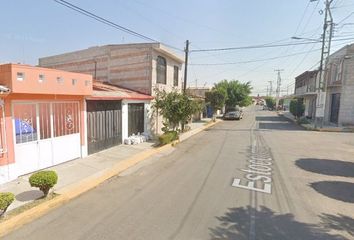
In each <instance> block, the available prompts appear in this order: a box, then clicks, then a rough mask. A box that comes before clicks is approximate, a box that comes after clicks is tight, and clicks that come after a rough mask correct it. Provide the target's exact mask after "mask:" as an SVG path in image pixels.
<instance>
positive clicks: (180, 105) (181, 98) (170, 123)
mask: <svg viewBox="0 0 354 240" xmlns="http://www.w3.org/2000/svg"><path fill="white" fill-rule="evenodd" d="M155 93H156V97H155V101H154V103H153V109H154V110H155V111H157V112H158V113H160V114H161V115H162V116H163V117H164V119H165V124H164V125H165V126H164V130H165V131H168V130H169V129H168V128H172V130H177V129H178V127H179V126H180V125H181V128H182V131H183V130H184V126H185V124H186V123H187V122H188V121H189V120H190V119H191V118H192V115H193V114H194V113H195V112H197V111H198V110H200V108H201V105H200V104H199V103H198V102H197V101H195V100H193V99H191V98H189V97H188V96H187V95H185V94H182V93H179V92H177V91H172V92H169V93H167V92H165V91H164V90H163V91H160V90H157V89H155Z"/></svg>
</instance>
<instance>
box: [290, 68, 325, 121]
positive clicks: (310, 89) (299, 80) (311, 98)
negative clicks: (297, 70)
mask: <svg viewBox="0 0 354 240" xmlns="http://www.w3.org/2000/svg"><path fill="white" fill-rule="evenodd" d="M318 78H319V74H318V70H314V71H306V72H304V73H302V74H300V75H299V76H297V77H296V78H295V92H294V96H295V97H296V98H302V99H303V103H304V105H305V112H304V116H306V117H307V118H308V119H314V118H315V115H316V98H317V89H318V83H319V81H318Z"/></svg>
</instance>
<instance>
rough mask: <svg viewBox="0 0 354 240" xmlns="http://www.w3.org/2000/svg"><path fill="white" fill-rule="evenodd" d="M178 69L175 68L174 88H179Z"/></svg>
mask: <svg viewBox="0 0 354 240" xmlns="http://www.w3.org/2000/svg"><path fill="white" fill-rule="evenodd" d="M178 70H179V69H178V67H177V66H174V67H173V86H178Z"/></svg>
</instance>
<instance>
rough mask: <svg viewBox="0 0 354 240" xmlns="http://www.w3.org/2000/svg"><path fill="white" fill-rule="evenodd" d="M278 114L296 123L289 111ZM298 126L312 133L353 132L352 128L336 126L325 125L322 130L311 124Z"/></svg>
mask: <svg viewBox="0 0 354 240" xmlns="http://www.w3.org/2000/svg"><path fill="white" fill-rule="evenodd" d="M278 114H279V115H280V116H284V117H286V118H287V119H289V120H291V121H293V122H295V123H296V120H295V117H294V115H293V114H291V113H290V112H289V111H280V112H278ZM300 125H301V126H302V127H304V128H305V129H306V130H313V131H320V132H354V128H353V127H337V126H330V125H325V126H323V127H322V128H315V124H314V123H313V122H309V123H306V124H300Z"/></svg>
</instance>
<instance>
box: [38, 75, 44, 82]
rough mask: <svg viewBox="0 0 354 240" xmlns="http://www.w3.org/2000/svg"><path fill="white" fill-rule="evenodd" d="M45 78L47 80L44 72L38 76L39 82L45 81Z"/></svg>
mask: <svg viewBox="0 0 354 240" xmlns="http://www.w3.org/2000/svg"><path fill="white" fill-rule="evenodd" d="M44 80H45V76H44V74H39V76H38V82H39V83H42V82H44Z"/></svg>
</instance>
